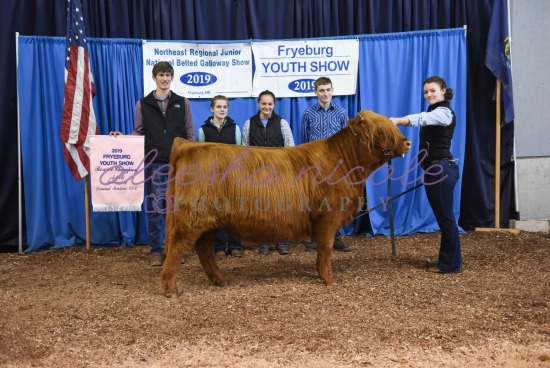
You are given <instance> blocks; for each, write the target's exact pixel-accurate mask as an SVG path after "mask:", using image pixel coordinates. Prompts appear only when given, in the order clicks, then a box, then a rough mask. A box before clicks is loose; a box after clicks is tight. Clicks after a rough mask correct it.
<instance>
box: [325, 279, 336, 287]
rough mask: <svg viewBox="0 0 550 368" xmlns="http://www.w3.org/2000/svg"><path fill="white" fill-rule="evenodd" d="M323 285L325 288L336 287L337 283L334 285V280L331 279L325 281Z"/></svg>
mask: <svg viewBox="0 0 550 368" xmlns="http://www.w3.org/2000/svg"><path fill="white" fill-rule="evenodd" d="M325 285H326V286H336V285H337V283H336V280H334V279H332V280H325Z"/></svg>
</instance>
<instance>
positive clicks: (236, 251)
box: [231, 249, 243, 258]
mask: <svg viewBox="0 0 550 368" xmlns="http://www.w3.org/2000/svg"><path fill="white" fill-rule="evenodd" d="M231 255H232V256H233V257H237V258H241V257H242V256H243V251H242V250H240V249H233V250H232V251H231Z"/></svg>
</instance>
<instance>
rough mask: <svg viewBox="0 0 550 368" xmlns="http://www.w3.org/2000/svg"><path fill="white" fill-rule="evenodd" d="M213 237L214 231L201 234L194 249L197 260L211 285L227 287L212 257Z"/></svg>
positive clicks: (214, 258)
mask: <svg viewBox="0 0 550 368" xmlns="http://www.w3.org/2000/svg"><path fill="white" fill-rule="evenodd" d="M215 237H216V232H215V231H210V232H208V233H206V234H203V235H202V236H201V237H200V238H199V240H197V244H196V245H195V249H196V251H197V255H198V256H199V260H200V261H201V265H202V268H203V269H204V272H205V273H206V276H208V278H209V279H210V281H212V283H213V284H214V285H216V286H227V285H228V283H227V280H226V279H225V276H224V275H223V273H222V271H221V270H220V268H219V267H218V263H217V262H216V257H215V255H214V238H215Z"/></svg>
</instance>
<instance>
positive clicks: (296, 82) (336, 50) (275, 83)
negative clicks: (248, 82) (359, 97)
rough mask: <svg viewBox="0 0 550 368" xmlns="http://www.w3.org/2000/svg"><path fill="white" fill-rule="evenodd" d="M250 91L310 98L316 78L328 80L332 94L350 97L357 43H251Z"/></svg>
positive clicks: (355, 74)
mask: <svg viewBox="0 0 550 368" xmlns="http://www.w3.org/2000/svg"><path fill="white" fill-rule="evenodd" d="M252 51H253V53H254V60H255V69H256V70H255V72H254V80H253V82H252V85H253V87H252V91H253V95H254V96H258V94H259V93H260V92H262V91H264V90H266V89H268V90H270V91H271V92H273V93H274V94H275V96H276V97H303V96H313V95H314V93H313V83H314V82H315V80H316V79H317V78H319V77H329V78H330V79H331V80H332V84H333V86H334V87H335V88H334V95H353V94H355V91H356V87H357V70H358V66H359V40H357V39H351V40H350V39H347V40H320V41H275V42H258V43H254V44H252Z"/></svg>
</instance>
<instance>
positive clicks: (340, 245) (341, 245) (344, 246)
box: [333, 238, 351, 252]
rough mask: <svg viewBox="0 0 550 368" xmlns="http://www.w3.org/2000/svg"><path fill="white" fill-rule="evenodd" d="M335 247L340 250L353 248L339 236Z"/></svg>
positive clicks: (346, 250) (335, 240) (345, 250)
mask: <svg viewBox="0 0 550 368" xmlns="http://www.w3.org/2000/svg"><path fill="white" fill-rule="evenodd" d="M333 248H334V249H336V250H337V251H340V252H349V251H350V250H351V248H350V246H349V245H347V244H346V243H344V242H343V241H341V240H340V239H338V238H335V239H334V246H333Z"/></svg>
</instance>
